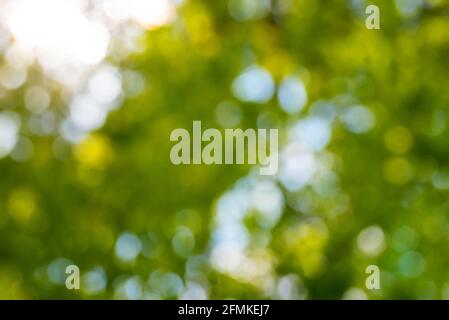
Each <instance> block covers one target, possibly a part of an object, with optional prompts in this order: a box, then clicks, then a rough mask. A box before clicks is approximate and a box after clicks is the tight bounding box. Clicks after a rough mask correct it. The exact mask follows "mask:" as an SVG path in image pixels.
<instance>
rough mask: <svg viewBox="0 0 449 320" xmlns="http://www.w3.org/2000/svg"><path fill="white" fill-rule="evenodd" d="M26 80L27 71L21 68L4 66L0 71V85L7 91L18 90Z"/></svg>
mask: <svg viewBox="0 0 449 320" xmlns="http://www.w3.org/2000/svg"><path fill="white" fill-rule="evenodd" d="M26 79H27V71H26V69H23V68H19V69H17V68H13V67H10V66H4V67H3V68H1V69H0V84H1V85H2V86H3V87H4V88H5V89H9V90H13V89H17V88H20V87H21V86H22V85H23V84H24V83H25V81H26Z"/></svg>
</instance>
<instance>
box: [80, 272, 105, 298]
mask: <svg viewBox="0 0 449 320" xmlns="http://www.w3.org/2000/svg"><path fill="white" fill-rule="evenodd" d="M106 283H107V279H106V274H105V272H104V270H103V268H95V269H94V270H92V271H89V272H87V273H86V274H84V275H83V277H82V285H81V288H82V289H83V290H84V291H85V292H86V293H87V294H91V295H93V294H98V293H100V292H102V291H103V290H104V289H105V288H106Z"/></svg>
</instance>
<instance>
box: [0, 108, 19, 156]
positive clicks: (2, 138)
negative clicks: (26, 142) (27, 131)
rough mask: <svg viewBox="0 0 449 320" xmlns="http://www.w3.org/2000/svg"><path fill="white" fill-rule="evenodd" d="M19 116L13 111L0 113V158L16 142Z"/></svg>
mask: <svg viewBox="0 0 449 320" xmlns="http://www.w3.org/2000/svg"><path fill="white" fill-rule="evenodd" d="M19 127H20V118H19V116H18V115H16V114H15V113H13V112H8V111H5V112H2V113H0V158H3V157H5V156H7V155H8V154H9V153H10V152H11V151H12V150H13V149H14V146H15V145H16V143H17V139H18V137H17V135H18V132H19Z"/></svg>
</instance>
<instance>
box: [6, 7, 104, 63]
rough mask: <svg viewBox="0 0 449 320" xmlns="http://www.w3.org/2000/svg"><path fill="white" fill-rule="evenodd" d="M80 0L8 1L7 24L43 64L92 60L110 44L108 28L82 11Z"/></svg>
mask: <svg viewBox="0 0 449 320" xmlns="http://www.w3.org/2000/svg"><path fill="white" fill-rule="evenodd" d="M84 9H85V7H84V1H80V0H67V1H59V0H41V1H35V0H19V1H15V2H14V3H13V4H12V5H11V8H10V10H11V12H10V13H9V15H8V16H7V26H8V28H9V29H10V31H11V33H12V34H13V36H14V38H15V39H16V41H18V42H19V43H21V44H23V45H24V46H28V47H30V48H33V49H34V50H35V52H36V53H37V56H38V58H39V60H40V62H41V64H42V65H43V66H44V67H49V68H51V67H55V66H57V65H60V64H61V63H64V62H67V61H72V62H76V63H86V64H95V63H98V62H99V61H101V60H102V59H103V58H104V57H105V55H106V53H107V49H108V46H109V38H110V36H109V32H108V31H107V29H106V28H105V27H104V26H103V25H101V24H100V23H97V22H93V21H90V20H88V19H87V18H86V16H85V15H84V14H83V10H84Z"/></svg>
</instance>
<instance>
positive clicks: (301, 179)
mask: <svg viewBox="0 0 449 320" xmlns="http://www.w3.org/2000/svg"><path fill="white" fill-rule="evenodd" d="M317 167H318V165H317V161H316V159H315V156H314V154H313V153H312V152H310V151H309V150H308V149H307V148H305V147H304V146H303V145H302V144H301V143H290V144H289V145H287V146H286V147H285V148H284V150H283V151H282V153H281V167H280V170H279V174H278V176H279V180H280V181H281V183H282V185H283V186H284V187H285V188H286V189H287V190H289V191H298V190H300V189H302V188H304V187H305V186H306V185H307V184H308V183H309V182H310V180H311V179H312V177H313V176H314V174H315V172H316V170H317Z"/></svg>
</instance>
